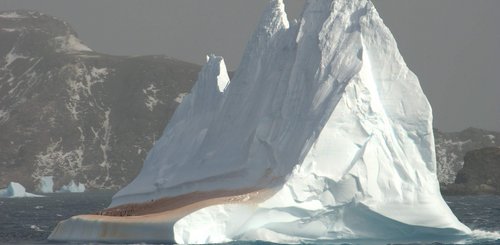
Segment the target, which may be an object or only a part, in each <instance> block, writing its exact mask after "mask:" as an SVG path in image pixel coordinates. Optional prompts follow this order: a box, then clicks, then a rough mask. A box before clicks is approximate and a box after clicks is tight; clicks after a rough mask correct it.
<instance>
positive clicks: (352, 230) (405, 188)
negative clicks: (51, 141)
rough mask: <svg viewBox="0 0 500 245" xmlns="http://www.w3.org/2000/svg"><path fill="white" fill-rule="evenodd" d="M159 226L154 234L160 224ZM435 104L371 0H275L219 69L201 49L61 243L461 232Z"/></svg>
mask: <svg viewBox="0 0 500 245" xmlns="http://www.w3.org/2000/svg"><path fill="white" fill-rule="evenodd" d="M160 231H161V232H160ZM469 234H471V231H470V229H469V228H467V227H466V226H465V225H463V224H462V223H460V221H459V220H458V219H457V218H456V217H455V215H454V214H453V213H452V211H451V210H450V208H449V207H448V206H447V204H446V203H445V201H444V200H443V198H442V196H441V194H440V191H439V183H438V180H437V175H436V154H435V151H434V136H433V131H432V110H431V107H430V104H429V102H428V101H427V98H426V97H425V95H424V93H423V91H422V89H421V87H420V84H419V81H418V79H417V77H416V76H415V75H414V74H413V73H412V72H411V71H410V70H409V69H408V67H407V66H406V64H405V62H404V60H403V58H402V57H401V54H400V53H399V50H398V48H397V44H396V41H395V40H394V37H393V36H392V34H391V33H390V31H389V29H388V28H387V27H386V26H385V25H384V23H383V21H382V19H381V18H380V17H379V15H378V13H377V11H376V10H375V8H374V6H373V4H372V3H371V1H368V0H308V1H307V2H306V4H305V9H304V11H303V13H302V17H301V19H300V20H299V21H297V22H292V23H290V22H289V21H288V19H287V15H286V12H285V6H284V4H283V1H282V0H271V1H270V5H269V7H268V8H267V9H266V11H265V12H264V14H263V15H262V18H261V20H260V23H259V24H258V27H257V30H256V32H255V33H254V35H253V36H252V38H251V40H250V41H249V43H248V46H247V50H246V51H245V54H244V56H243V59H242V61H241V63H240V67H239V69H238V70H237V71H236V72H235V75H234V76H233V77H232V79H229V76H228V74H227V69H226V67H225V64H224V61H223V59H222V58H221V57H216V56H209V57H208V61H207V64H206V65H205V66H204V67H203V69H202V71H201V72H200V75H199V79H198V81H197V82H196V84H195V86H194V87H193V89H192V91H191V93H190V94H189V95H187V96H185V97H184V99H183V101H182V103H181V104H180V105H179V107H178V108H177V110H176V112H175V113H174V115H173V117H172V118H171V120H170V122H169V124H168V125H167V127H166V129H165V131H164V133H163V135H162V137H161V138H160V139H159V140H158V141H157V142H156V143H155V145H154V147H153V149H152V150H151V151H150V152H149V154H148V156H147V158H146V161H145V162H144V166H143V168H142V170H141V172H140V173H139V175H138V176H137V177H136V178H135V179H134V180H133V181H132V182H131V183H130V184H129V185H127V186H126V187H125V188H123V189H122V190H120V191H119V192H118V193H117V194H116V195H115V196H114V197H113V200H112V203H111V205H110V207H109V208H108V209H106V210H103V211H102V212H100V213H99V215H90V216H89V215H87V216H77V217H73V218H71V219H69V220H66V221H63V222H61V223H60V224H59V225H58V226H57V227H56V228H55V229H54V231H53V232H52V234H51V236H50V239H51V240H57V241H101V242H106V241H112V242H116V241H121V242H123V241H126V242H143V241H147V242H175V243H179V244H204V243H223V242H229V241H256V240H260V241H268V242H275V243H316V242H321V241H327V242H344V241H355V242H354V243H358V242H362V243H367V241H368V242H375V243H376V242H380V241H382V242H381V243H395V242H418V241H429V242H432V241H437V242H451V241H459V240H462V239H464V237H467V236H469Z"/></svg>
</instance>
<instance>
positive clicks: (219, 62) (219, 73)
mask: <svg viewBox="0 0 500 245" xmlns="http://www.w3.org/2000/svg"><path fill="white" fill-rule="evenodd" d="M204 71H206V72H208V73H210V74H213V75H215V76H216V77H217V79H216V80H217V88H218V89H219V92H221V93H223V92H224V91H225V90H226V88H227V86H228V85H229V82H230V79H229V75H228V74H227V68H226V63H225V62H224V58H222V57H221V56H215V55H213V54H211V55H207V63H206V64H205V67H204Z"/></svg>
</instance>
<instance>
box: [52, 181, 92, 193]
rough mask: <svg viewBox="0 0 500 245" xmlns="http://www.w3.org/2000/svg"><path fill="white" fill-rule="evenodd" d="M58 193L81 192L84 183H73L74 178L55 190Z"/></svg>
mask: <svg viewBox="0 0 500 245" xmlns="http://www.w3.org/2000/svg"><path fill="white" fill-rule="evenodd" d="M57 192H58V193H67V192H71V193H81V192H85V185H84V184H82V183H78V185H77V184H76V183H75V181H74V180H71V181H70V182H69V183H68V184H67V185H63V186H62V187H61V189H59V190H58V191H57Z"/></svg>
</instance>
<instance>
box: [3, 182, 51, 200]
mask: <svg viewBox="0 0 500 245" xmlns="http://www.w3.org/2000/svg"><path fill="white" fill-rule="evenodd" d="M20 197H43V196H40V195H35V194H32V193H29V192H26V188H24V186H22V185H21V184H19V183H16V182H10V183H9V185H8V186H7V188H5V189H0V198H20Z"/></svg>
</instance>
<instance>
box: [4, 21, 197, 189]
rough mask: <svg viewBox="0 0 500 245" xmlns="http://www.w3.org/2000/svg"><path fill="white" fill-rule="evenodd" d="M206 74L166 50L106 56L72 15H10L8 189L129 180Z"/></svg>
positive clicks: (7, 45)
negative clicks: (83, 36) (67, 18)
mask: <svg viewBox="0 0 500 245" xmlns="http://www.w3.org/2000/svg"><path fill="white" fill-rule="evenodd" d="M198 72H199V66H197V65H194V64H189V63H186V62H182V61H179V60H175V59H171V58H168V57H165V56H144V57H124V56H111V55H106V54H101V53H97V52H94V51H92V50H91V49H90V48H89V47H87V46H85V45H84V44H83V43H82V41H80V40H79V39H78V36H77V34H76V32H75V31H74V30H73V29H72V28H71V27H70V26H69V25H68V24H67V23H66V22H64V21H61V20H58V19H56V18H54V17H51V16H47V15H44V14H41V13H38V12H33V11H11V12H0V186H5V185H6V184H7V183H9V182H11V181H17V182H21V183H23V185H25V186H26V187H27V188H28V189H33V188H34V187H35V186H36V185H37V183H38V181H39V180H40V178H42V177H43V176H54V180H55V188H58V187H60V186H61V185H63V184H67V183H68V182H70V180H75V181H76V182H81V183H84V184H85V185H86V186H87V187H90V188H91V189H92V188H116V187H119V186H122V185H123V184H125V183H127V182H129V181H130V180H131V179H132V178H133V177H135V175H136V174H137V173H138V171H139V170H140V168H141V166H142V163H143V161H144V158H145V156H146V152H147V151H149V149H150V148H151V146H152V144H153V143H154V142H155V141H156V139H158V138H159V137H160V136H161V133H162V130H163V128H164V127H165V125H166V122H167V121H168V119H169V118H170V116H171V114H172V113H173V112H174V110H175V108H176V107H177V105H178V104H179V103H180V101H181V100H182V97H183V95H184V94H186V93H187V92H189V90H190V89H191V87H192V85H193V83H194V81H195V80H196V78H197V74H198Z"/></svg>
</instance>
